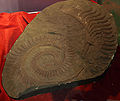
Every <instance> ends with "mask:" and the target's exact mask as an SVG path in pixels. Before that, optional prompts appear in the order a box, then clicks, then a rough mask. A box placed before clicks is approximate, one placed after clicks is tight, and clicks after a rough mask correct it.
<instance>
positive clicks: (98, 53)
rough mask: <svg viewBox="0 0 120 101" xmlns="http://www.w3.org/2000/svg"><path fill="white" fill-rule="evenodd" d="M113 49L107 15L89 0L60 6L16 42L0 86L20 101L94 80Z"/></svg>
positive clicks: (110, 21)
mask: <svg viewBox="0 0 120 101" xmlns="http://www.w3.org/2000/svg"><path fill="white" fill-rule="evenodd" d="M116 48H117V31H116V26H115V23H114V20H113V17H112V15H111V14H109V13H108V12H107V11H106V10H105V9H103V8H102V7H100V6H99V5H97V4H94V3H91V2H90V1H88V0H68V1H61V2H58V3H55V4H53V5H51V6H49V7H47V8H45V9H44V10H43V11H42V12H41V13H40V14H38V15H37V16H36V17H35V18H34V20H33V21H32V22H31V23H30V24H29V25H28V26H27V27H26V29H25V30H24V32H23V33H22V34H21V35H20V37H19V38H18V39H17V41H16V42H15V44H14V45H13V47H12V49H11V50H10V52H9V54H8V55H7V58H6V63H5V66H4V70H3V79H2V84H3V87H4V89H5V91H6V92H7V94H8V95H9V96H11V97H13V98H19V97H20V95H22V94H23V92H25V91H26V90H27V89H30V88H33V89H31V91H32V90H35V89H38V88H39V89H41V88H46V87H51V86H55V85H59V84H65V83H71V82H73V81H78V80H87V79H90V78H95V77H97V76H99V75H101V74H103V73H104V71H105V70H106V69H107V68H108V65H109V64H110V62H111V60H112V57H113V55H114V53H115V51H116Z"/></svg>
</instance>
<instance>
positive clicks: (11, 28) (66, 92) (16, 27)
mask: <svg viewBox="0 0 120 101" xmlns="http://www.w3.org/2000/svg"><path fill="white" fill-rule="evenodd" d="M36 15H37V14H27V13H25V12H17V13H1V14H0V90H1V93H0V101H15V100H14V99H12V98H10V97H8V95H7V94H6V93H5V91H4V89H3V87H2V84H1V80H2V70H3V67H4V63H5V57H6V54H7V53H8V52H9V50H10V49H11V47H12V45H13V44H14V42H15V41H16V39H17V38H18V37H19V35H20V34H21V33H22V32H23V30H24V28H25V27H26V26H27V24H28V23H30V22H31V21H32V19H33V18H34V17H35V16H36ZM119 78H120V47H118V48H117V52H116V55H115V58H114V60H113V62H112V65H111V67H110V69H109V71H108V72H107V74H106V75H105V77H104V78H103V79H101V80H99V81H97V82H94V83H90V84H86V85H81V86H78V87H75V88H66V89H62V90H58V91H54V92H52V93H46V94H40V95H37V96H33V97H30V98H27V99H25V100H21V101H73V100H72V99H76V100H74V101H80V100H83V101H106V100H107V99H114V100H120V79H119Z"/></svg>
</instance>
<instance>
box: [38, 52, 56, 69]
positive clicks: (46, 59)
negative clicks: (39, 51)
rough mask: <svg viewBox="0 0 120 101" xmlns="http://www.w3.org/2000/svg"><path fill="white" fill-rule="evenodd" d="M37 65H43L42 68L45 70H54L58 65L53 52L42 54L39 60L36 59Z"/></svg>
mask: <svg viewBox="0 0 120 101" xmlns="http://www.w3.org/2000/svg"><path fill="white" fill-rule="evenodd" d="M36 65H37V66H38V67H42V69H44V70H52V69H55V68H54V67H55V65H56V61H55V57H54V56H53V55H52V54H44V55H41V56H40V57H39V58H38V59H37V61H36Z"/></svg>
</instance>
